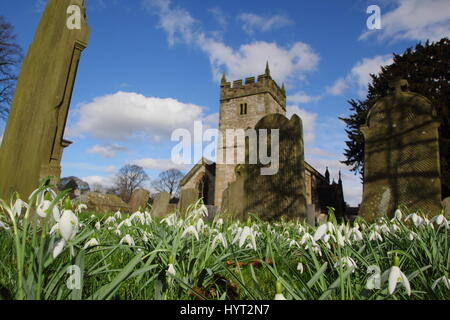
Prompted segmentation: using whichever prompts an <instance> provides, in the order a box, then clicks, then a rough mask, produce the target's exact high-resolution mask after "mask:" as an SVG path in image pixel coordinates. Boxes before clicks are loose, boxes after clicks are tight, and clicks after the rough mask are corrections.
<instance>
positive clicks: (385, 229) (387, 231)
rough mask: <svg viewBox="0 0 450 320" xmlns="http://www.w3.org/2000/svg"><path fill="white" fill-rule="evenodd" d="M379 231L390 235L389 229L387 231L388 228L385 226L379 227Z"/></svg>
mask: <svg viewBox="0 0 450 320" xmlns="http://www.w3.org/2000/svg"><path fill="white" fill-rule="evenodd" d="M380 231H381V232H382V233H387V234H390V233H391V229H389V227H388V226H387V225H386V224H382V225H381V226H380Z"/></svg>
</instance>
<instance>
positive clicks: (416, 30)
mask: <svg viewBox="0 0 450 320" xmlns="http://www.w3.org/2000/svg"><path fill="white" fill-rule="evenodd" d="M394 2H395V3H396V5H397V7H396V8H395V9H394V10H392V11H389V12H388V13H386V14H383V15H382V16H381V26H382V29H381V30H371V31H367V32H364V33H362V34H361V35H360V37H359V39H360V40H366V39H368V38H369V37H370V36H372V35H373V36H377V38H378V39H379V40H385V39H389V40H392V41H399V40H421V41H425V40H427V39H430V40H439V39H441V38H443V37H448V36H449V35H450V1H448V0H426V1H425V0H395V1H394Z"/></svg>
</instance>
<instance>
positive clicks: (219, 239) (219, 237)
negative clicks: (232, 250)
mask: <svg viewBox="0 0 450 320" xmlns="http://www.w3.org/2000/svg"><path fill="white" fill-rule="evenodd" d="M219 242H220V243H222V246H223V247H224V248H225V249H227V248H228V242H227V239H226V238H225V236H224V235H223V234H222V233H218V234H217V235H216V236H215V237H214V239H213V241H212V250H214V249H215V248H216V247H217V244H218V243H219Z"/></svg>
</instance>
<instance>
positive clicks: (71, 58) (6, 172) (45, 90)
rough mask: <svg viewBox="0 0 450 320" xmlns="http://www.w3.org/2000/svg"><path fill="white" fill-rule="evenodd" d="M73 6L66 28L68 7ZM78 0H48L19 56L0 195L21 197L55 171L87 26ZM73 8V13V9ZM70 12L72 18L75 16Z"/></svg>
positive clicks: (0, 162)
mask: <svg viewBox="0 0 450 320" xmlns="http://www.w3.org/2000/svg"><path fill="white" fill-rule="evenodd" d="M71 5H74V6H76V7H77V8H78V9H79V13H80V15H78V16H77V17H78V18H79V21H80V28H79V29H69V28H68V27H67V21H68V19H70V17H71V15H69V14H68V13H67V11H68V7H69V6H71ZM84 11H85V9H84V0H49V1H48V3H47V6H46V8H45V11H44V13H43V14H42V17H41V20H40V22H39V25H38V27H37V30H36V33H35V35H34V39H33V42H32V43H31V45H30V47H29V48H28V52H27V55H26V57H25V59H24V61H23V64H22V67H21V70H20V74H19V78H18V81H17V86H16V90H15V93H14V98H13V102H12V105H11V112H10V114H9V117H8V122H7V125H6V129H5V133H4V137H3V141H2V145H1V150H0V176H1V179H0V198H8V197H9V196H10V194H11V193H12V192H14V191H18V192H19V193H20V194H21V196H22V197H23V198H26V197H28V196H29V195H30V193H31V192H32V191H33V190H34V189H35V188H36V187H37V186H38V183H39V180H40V179H42V178H45V177H47V176H52V180H51V182H52V183H53V184H56V183H57V182H58V180H59V177H60V172H61V167H60V161H61V157H62V152H63V149H64V148H65V147H67V146H68V145H70V144H71V142H70V141H67V140H64V139H63V135H64V129H65V125H66V119H67V114H68V111H69V105H70V99H71V96H72V90H73V84H74V81H75V75H76V72H77V68H78V62H79V59H80V55H81V52H82V51H83V50H84V49H85V48H86V45H87V41H88V36H89V28H88V26H87V24H86V18H85V15H84ZM75 14H76V13H75ZM77 17H75V18H77Z"/></svg>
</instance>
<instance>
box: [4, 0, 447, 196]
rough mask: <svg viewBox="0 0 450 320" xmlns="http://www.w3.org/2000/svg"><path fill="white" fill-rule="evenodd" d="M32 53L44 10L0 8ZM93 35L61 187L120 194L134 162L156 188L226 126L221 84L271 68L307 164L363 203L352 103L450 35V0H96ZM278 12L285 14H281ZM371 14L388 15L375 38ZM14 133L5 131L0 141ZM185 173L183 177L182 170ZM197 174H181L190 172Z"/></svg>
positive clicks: (26, 2)
mask: <svg viewBox="0 0 450 320" xmlns="http://www.w3.org/2000/svg"><path fill="white" fill-rule="evenodd" d="M0 3H1V6H0V8H1V9H0V14H2V15H4V16H5V18H6V19H7V20H8V21H9V22H11V23H12V24H13V25H14V26H15V29H16V34H17V40H18V42H19V44H20V45H21V46H22V48H24V50H26V49H27V48H28V46H29V44H30V43H31V41H32V39H33V36H34V31H35V29H36V26H37V24H38V22H39V19H40V15H41V13H42V10H43V7H44V5H45V1H43V0H33V1H30V0H16V1H10V0H0ZM86 3H87V19H88V25H89V27H90V30H91V34H90V39H89V44H88V48H87V49H86V50H85V51H84V52H83V55H82V58H81V62H80V65H79V69H78V74H77V79H76V83H75V88H74V92H73V98H72V105H71V108H70V114H69V118H68V123H67V128H66V133H65V137H66V138H67V139H69V140H71V141H74V144H73V145H71V146H70V147H69V148H67V149H66V150H65V152H64V157H63V160H62V176H68V175H75V176H78V177H81V178H83V179H85V180H86V181H88V182H90V183H95V182H99V183H102V184H104V185H108V184H110V183H111V181H112V178H113V177H114V174H115V172H116V171H117V170H118V169H119V168H120V167H122V166H123V165H125V164H127V163H137V164H140V165H142V166H144V167H145V169H146V171H147V172H148V174H149V176H150V177H152V178H156V177H157V175H158V173H159V172H160V171H161V170H164V169H168V168H170V167H174V166H175V165H174V164H173V163H171V162H170V157H171V150H172V147H173V146H174V145H175V144H176V142H172V141H170V135H171V132H172V131H173V130H174V129H176V128H188V129H189V128H191V126H192V124H193V122H194V121H196V120H202V121H203V123H204V125H205V126H207V127H217V119H218V112H219V79H220V75H221V73H222V72H224V71H225V72H226V73H227V77H228V80H237V79H243V78H245V77H250V76H257V75H259V74H262V73H263V72H264V67H265V62H266V61H267V60H268V61H269V64H270V68H271V72H272V76H273V77H274V79H275V80H276V81H277V82H278V83H279V84H280V85H281V83H282V82H284V83H285V85H286V89H287V96H288V103H287V104H288V113H289V114H292V113H297V114H299V115H300V117H301V118H302V120H303V123H304V127H305V144H306V149H305V158H306V160H307V161H308V162H309V163H311V164H312V165H313V166H314V167H315V168H316V169H318V170H319V171H321V172H323V171H324V170H325V167H326V166H328V167H329V168H330V171H331V176H332V177H333V178H336V179H337V175H338V170H342V173H343V182H344V192H345V198H346V201H347V202H349V203H350V204H352V205H355V204H357V203H359V201H360V199H361V192H362V186H361V184H360V181H359V177H358V176H355V175H354V174H353V173H351V172H350V171H348V168H346V167H345V166H344V165H342V164H341V163H340V162H339V160H343V155H342V154H343V149H344V148H345V140H346V134H345V131H344V129H345V126H344V125H343V123H342V122H340V121H339V120H338V117H339V116H345V115H348V113H349V110H348V103H347V102H346V101H347V100H349V99H351V98H363V97H364V95H365V92H366V88H367V83H368V81H369V79H370V78H369V74H370V73H376V72H378V71H379V68H380V65H385V64H389V63H391V61H392V60H391V59H392V53H393V52H395V53H401V52H403V51H404V50H405V49H406V48H408V47H411V46H414V45H415V44H416V43H417V42H418V41H424V40H426V39H432V40H437V39H440V38H441V37H444V36H449V34H450V1H448V0H379V1H375V0H371V1H366V0H356V1H327V0H317V1H278V2H273V1H260V0H259V1H255V0H247V1H234V0H227V1H218V0H209V1H206V0H202V1H200V0H197V1H176V0H172V1H169V0H86ZM275 3H276V6H275ZM369 5H378V6H379V7H380V8H381V26H382V28H381V29H380V30H372V31H369V30H368V28H367V25H366V21H367V19H368V18H369V16H370V14H368V13H367V12H366V10H367V8H368V6H369ZM3 127H4V124H1V125H0V130H1V131H0V135H1V132H2V131H3ZM179 167H180V166H179ZM189 167H190V166H181V167H180V169H183V170H187V169H189Z"/></svg>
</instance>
